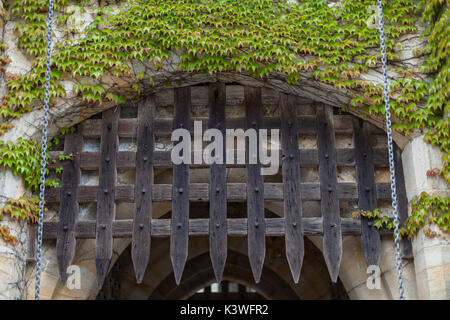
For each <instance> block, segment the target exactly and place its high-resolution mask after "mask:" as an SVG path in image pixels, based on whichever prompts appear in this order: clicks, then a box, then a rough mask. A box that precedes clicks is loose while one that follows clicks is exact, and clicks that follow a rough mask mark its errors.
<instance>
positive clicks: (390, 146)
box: [377, 0, 405, 300]
mask: <svg viewBox="0 0 450 320" xmlns="http://www.w3.org/2000/svg"><path fill="white" fill-rule="evenodd" d="M377 1H378V17H379V24H380V27H379V33H380V49H381V62H382V64H383V66H382V68H383V83H384V107H385V110H386V130H387V140H388V141H387V142H388V152H389V170H390V175H391V193H392V209H393V214H394V243H395V263H396V266H397V279H398V291H399V299H400V300H404V299H405V297H404V292H405V290H404V288H403V270H402V256H401V252H400V232H399V219H398V205H397V188H396V183H395V165H394V150H393V144H392V123H391V110H390V109H391V108H390V104H389V80H388V75H387V58H386V41H385V37H384V20H383V18H384V17H383V1H382V0H377Z"/></svg>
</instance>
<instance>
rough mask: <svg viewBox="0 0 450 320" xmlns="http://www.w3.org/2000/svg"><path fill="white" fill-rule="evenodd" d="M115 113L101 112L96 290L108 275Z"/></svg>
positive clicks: (114, 206) (110, 246) (115, 110)
mask: <svg viewBox="0 0 450 320" xmlns="http://www.w3.org/2000/svg"><path fill="white" fill-rule="evenodd" d="M119 113H120V112H119V110H118V109H117V108H111V109H109V110H107V111H105V112H103V121H102V137H101V143H100V165H99V168H100V173H99V188H98V194H97V225H96V248H95V265H96V267H97V278H98V286H99V288H101V287H102V286H103V282H104V280H105V277H106V276H107V274H108V269H109V266H110V264H111V258H112V254H113V237H112V222H113V220H114V217H115V215H116V204H115V202H114V193H115V184H116V175H117V171H116V154H117V150H118V145H119V138H118V135H117V127H118V119H119Z"/></svg>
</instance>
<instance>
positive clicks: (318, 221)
mask: <svg viewBox="0 0 450 320" xmlns="http://www.w3.org/2000/svg"><path fill="white" fill-rule="evenodd" d="M265 223H266V237H282V236H284V234H285V225H286V223H285V221H284V218H265ZM302 224H303V233H304V235H307V236H320V235H322V234H323V232H322V230H323V223H322V218H320V217H316V218H302ZM151 225H152V232H151V233H152V237H155V238H161V237H168V236H170V235H171V230H170V229H171V228H170V225H171V220H170V219H153V220H152V223H151ZM95 229H96V221H93V220H87V221H77V223H76V224H75V235H76V237H77V238H80V239H93V238H95ZM57 230H58V223H57V222H50V221H46V222H44V237H43V238H44V239H56V236H57ZM112 230H113V237H114V238H130V237H131V236H132V233H133V220H131V219H126V220H115V221H113V227H112ZM341 230H342V234H343V235H346V236H359V235H361V222H360V220H358V219H353V218H341ZM227 233H228V235H229V236H230V237H245V236H247V219H246V218H229V219H227ZM380 233H381V234H386V235H392V234H393V231H392V230H387V229H385V228H383V229H380ZM189 235H190V236H207V235H209V219H191V220H190V221H189Z"/></svg>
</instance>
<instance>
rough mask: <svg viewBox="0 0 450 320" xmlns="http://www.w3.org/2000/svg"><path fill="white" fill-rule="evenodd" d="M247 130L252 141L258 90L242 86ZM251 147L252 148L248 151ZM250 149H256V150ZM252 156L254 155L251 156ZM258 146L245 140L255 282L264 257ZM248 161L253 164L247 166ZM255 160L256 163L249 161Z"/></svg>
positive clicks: (250, 250)
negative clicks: (250, 129) (251, 134)
mask: <svg viewBox="0 0 450 320" xmlns="http://www.w3.org/2000/svg"><path fill="white" fill-rule="evenodd" d="M244 92H245V103H246V120H247V124H246V126H247V129H249V128H253V129H255V130H256V135H255V137H253V139H254V138H256V139H258V134H257V132H258V129H259V127H260V125H261V108H262V102H261V88H251V87H245V91H244ZM250 146H252V148H250ZM253 146H256V148H255V149H256V151H255V152H251V151H250V150H254V148H253ZM255 153H256V154H255ZM258 153H259V143H258V142H257V141H250V139H249V141H248V142H247V145H246V169H247V216H248V220H247V228H248V255H249V259H250V266H251V269H252V272H253V277H254V278H255V282H256V283H259V281H260V279H261V273H262V269H263V266H264V258H265V255H266V239H265V233H266V231H265V229H266V225H265V220H264V184H263V179H262V175H261V164H260V162H259V154H258ZM250 160H252V162H256V164H249V163H250ZM253 160H256V161H253Z"/></svg>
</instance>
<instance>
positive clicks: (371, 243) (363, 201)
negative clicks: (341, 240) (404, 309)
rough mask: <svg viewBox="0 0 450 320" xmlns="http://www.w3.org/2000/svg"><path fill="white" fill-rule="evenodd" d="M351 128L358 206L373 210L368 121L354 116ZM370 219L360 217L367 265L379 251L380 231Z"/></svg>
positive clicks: (374, 193) (374, 261)
mask: <svg viewBox="0 0 450 320" xmlns="http://www.w3.org/2000/svg"><path fill="white" fill-rule="evenodd" d="M353 130H354V143H355V162H356V180H357V183H358V193H359V203H358V207H359V209H360V210H373V209H375V208H376V207H377V190H376V184H375V169H374V164H373V150H372V145H371V143H370V134H369V123H368V122H363V121H362V120H360V119H358V118H356V117H354V118H353ZM372 220H373V219H369V218H367V217H361V242H362V250H363V254H364V258H365V259H366V263H367V265H368V266H370V265H378V263H379V261H380V251H381V240H380V232H379V230H378V229H377V228H376V227H375V226H373V225H372V222H373V221H372Z"/></svg>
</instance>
